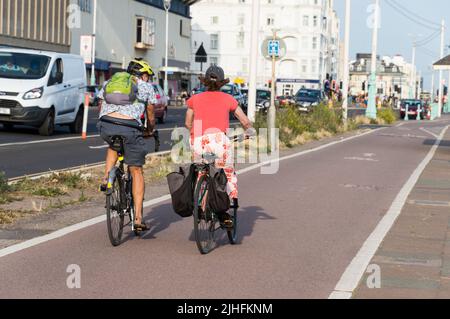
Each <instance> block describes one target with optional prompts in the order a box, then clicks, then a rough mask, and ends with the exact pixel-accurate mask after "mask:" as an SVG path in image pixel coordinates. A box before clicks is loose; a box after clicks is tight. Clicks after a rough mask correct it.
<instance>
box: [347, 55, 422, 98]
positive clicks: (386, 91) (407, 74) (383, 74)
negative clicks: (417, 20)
mask: <svg viewBox="0 0 450 319" xmlns="http://www.w3.org/2000/svg"><path fill="white" fill-rule="evenodd" d="M371 60H372V55H371V54H362V53H359V54H357V56H356V60H355V61H352V62H351V64H350V94H351V95H353V96H358V95H364V94H367V93H368V92H369V88H368V83H369V75H370V68H371V67H370V66H371ZM413 72H415V71H414V68H413V65H412V64H411V63H408V62H407V61H406V60H405V58H404V57H403V56H401V55H396V56H394V57H389V56H383V58H381V59H380V58H379V57H378V59H377V82H376V83H377V94H378V95H379V96H381V97H382V96H393V97H396V98H400V99H408V98H410V97H411V94H413V96H418V95H420V89H421V85H422V82H421V79H420V76H419V75H418V74H417V73H415V74H414V75H413V74H412V73H413ZM414 78H415V81H416V83H415V85H414V84H413V83H414V80H413V79H414ZM411 84H413V85H411ZM413 87H415V93H414V92H413V91H414V89H413Z"/></svg>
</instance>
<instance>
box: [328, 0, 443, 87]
mask: <svg viewBox="0 0 450 319" xmlns="http://www.w3.org/2000/svg"><path fill="white" fill-rule="evenodd" d="M351 3H352V5H351V11H352V12H351V16H352V18H351V35H350V59H351V60H353V59H355V57H356V53H371V52H372V29H370V28H369V27H368V23H367V21H368V20H370V15H371V14H372V13H370V12H369V13H368V8H369V6H370V5H371V4H373V3H374V0H352V1H351ZM395 3H397V4H399V5H400V6H403V7H404V8H406V9H407V10H409V11H410V12H411V13H409V12H407V11H405V10H404V9H401V8H400V7H398V6H397V10H396V9H394V8H393V7H392V6H390V5H389V4H391V5H393V6H396V5H395ZM380 4H381V28H380V30H379V34H378V36H379V38H378V39H379V40H378V41H379V45H378V54H379V55H381V56H384V55H396V54H400V55H403V56H404V57H405V58H406V59H407V61H408V62H411V60H412V47H413V41H414V37H417V41H420V40H427V38H428V37H429V36H430V35H432V34H433V33H435V31H434V30H433V28H434V27H436V28H439V26H438V25H439V24H440V23H441V20H442V19H444V20H445V22H446V25H447V26H450V1H449V0H380ZM335 10H336V11H337V13H338V15H339V17H340V19H341V25H342V27H341V30H342V39H343V32H344V21H345V0H335ZM399 11H400V12H399ZM404 15H407V16H409V17H410V18H412V20H411V19H410V18H407V17H405V16H404ZM421 23H422V24H425V26H423V25H420V24H421ZM430 23H435V24H437V26H434V25H430ZM445 45H446V50H445V51H444V53H445V54H450V49H447V47H448V46H449V45H450V27H448V28H446V32H445ZM439 52H440V36H437V37H436V38H435V39H434V40H433V41H431V42H429V43H428V44H426V45H424V46H422V47H420V48H418V49H417V53H416V65H417V67H418V70H419V71H421V72H422V75H423V77H424V86H425V89H430V86H431V71H430V66H431V64H432V63H434V62H436V61H437V60H439ZM435 79H436V81H438V73H437V72H436V73H435ZM444 79H445V80H446V82H448V79H449V75H448V72H446V73H444Z"/></svg>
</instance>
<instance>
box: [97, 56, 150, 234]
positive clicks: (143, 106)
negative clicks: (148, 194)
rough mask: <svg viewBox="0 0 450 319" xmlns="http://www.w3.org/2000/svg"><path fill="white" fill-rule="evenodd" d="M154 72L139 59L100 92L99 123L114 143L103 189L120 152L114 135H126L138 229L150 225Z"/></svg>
mask: <svg viewBox="0 0 450 319" xmlns="http://www.w3.org/2000/svg"><path fill="white" fill-rule="evenodd" d="M153 75H154V73H153V70H152V68H151V67H150V65H149V64H148V63H147V62H145V61H143V60H139V59H136V60H133V61H131V62H130V64H129V66H128V69H127V72H119V73H116V74H115V75H114V76H113V77H112V78H111V80H109V81H107V82H106V83H105V84H104V85H103V88H102V90H101V91H100V93H99V103H100V106H101V112H100V116H99V118H100V119H99V122H98V125H97V127H98V129H99V132H100V136H101V137H102V138H103V140H105V141H106V142H107V143H108V144H109V145H110V148H109V149H108V151H107V156H106V168H105V176H104V180H103V183H102V185H101V190H102V191H106V188H107V180H108V174H109V172H110V171H111V170H112V169H113V167H114V166H115V165H116V162H117V160H118V155H117V152H116V151H114V150H113V148H112V146H113V142H112V138H113V137H114V136H122V137H123V139H124V151H125V157H124V161H125V164H127V165H128V166H129V168H130V173H131V175H132V178H133V199H134V204H135V212H136V220H135V228H136V230H137V231H146V230H148V229H149V228H148V226H147V225H145V223H144V222H143V221H142V213H143V201H144V193H145V184H144V172H143V166H144V164H145V157H146V155H147V154H148V153H149V152H150V150H149V145H148V143H147V141H146V140H145V138H148V137H151V136H153V134H154V128H155V116H154V105H155V104H156V103H157V100H156V94H155V91H154V89H153V86H152V85H150V84H149V83H147V82H148V80H149V79H150V77H151V76H153ZM143 113H146V119H145V120H144V122H146V123H143V121H142V119H141V115H142V114H143Z"/></svg>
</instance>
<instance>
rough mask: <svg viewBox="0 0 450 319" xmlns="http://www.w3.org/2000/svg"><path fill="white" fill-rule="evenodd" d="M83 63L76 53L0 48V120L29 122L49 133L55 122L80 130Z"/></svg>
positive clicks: (8, 124) (9, 126) (9, 123)
mask: <svg viewBox="0 0 450 319" xmlns="http://www.w3.org/2000/svg"><path fill="white" fill-rule="evenodd" d="M85 91H86V66H85V64H84V61H83V58H82V57H81V56H78V55H70V54H61V53H55V52H44V51H35V50H24V49H12V48H0V123H1V124H3V125H4V127H5V128H6V129H12V128H13V127H14V125H31V126H34V127H37V128H39V134H41V135H44V136H50V135H52V134H53V131H54V129H55V124H58V125H68V126H69V127H70V131H71V132H72V133H81V130H82V124H83V108H84V94H85Z"/></svg>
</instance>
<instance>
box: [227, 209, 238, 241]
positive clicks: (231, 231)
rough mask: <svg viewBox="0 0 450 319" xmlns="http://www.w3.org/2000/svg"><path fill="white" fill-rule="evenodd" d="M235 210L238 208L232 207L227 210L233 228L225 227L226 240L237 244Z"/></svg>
mask: <svg viewBox="0 0 450 319" xmlns="http://www.w3.org/2000/svg"><path fill="white" fill-rule="evenodd" d="M237 211H238V208H237V207H233V208H232V209H231V210H230V212H229V214H230V216H231V220H232V221H233V228H231V229H227V235H228V240H229V241H230V244H231V245H236V244H237V226H238V224H237Z"/></svg>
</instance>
